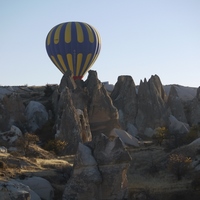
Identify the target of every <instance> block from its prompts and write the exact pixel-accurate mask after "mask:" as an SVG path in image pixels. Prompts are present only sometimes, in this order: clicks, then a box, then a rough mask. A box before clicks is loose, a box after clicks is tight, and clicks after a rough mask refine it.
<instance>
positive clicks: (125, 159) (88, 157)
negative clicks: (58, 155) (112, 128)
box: [63, 134, 131, 200]
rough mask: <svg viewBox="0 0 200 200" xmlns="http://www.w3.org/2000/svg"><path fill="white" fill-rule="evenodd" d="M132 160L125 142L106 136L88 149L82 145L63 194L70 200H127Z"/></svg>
mask: <svg viewBox="0 0 200 200" xmlns="http://www.w3.org/2000/svg"><path fill="white" fill-rule="evenodd" d="M130 161H131V157H130V155H129V153H128V152H127V151H126V150H125V149H124V146H123V144H122V142H121V140H120V139H119V138H118V137H116V138H112V139H109V138H108V137H107V136H105V135H103V134H99V135H98V136H96V137H94V139H93V141H92V142H89V143H87V146H85V145H83V144H79V148H78V151H77V154H76V158H75V162H74V170H73V174H72V177H71V178H70V180H69V181H68V183H67V186H66V189H65V191H64V194H63V200H66V199H79V200H82V199H97V200H98V199H99V200H102V199H107V200H114V199H115V200H118V199H119V200H121V199H125V198H127V183H128V182H127V177H126V173H127V170H128V167H129V163H130Z"/></svg>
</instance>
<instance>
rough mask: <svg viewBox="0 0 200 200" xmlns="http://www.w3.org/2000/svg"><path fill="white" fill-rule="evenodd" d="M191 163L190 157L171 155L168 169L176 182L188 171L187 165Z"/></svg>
mask: <svg viewBox="0 0 200 200" xmlns="http://www.w3.org/2000/svg"><path fill="white" fill-rule="evenodd" d="M191 162H192V160H191V158H190V157H187V156H185V155H182V154H171V155H170V157H169V163H168V168H169V170H170V171H171V173H173V174H174V175H175V176H176V177H177V179H178V180H181V179H182V177H183V176H184V175H185V174H186V173H187V172H188V171H189V165H190V163H191Z"/></svg>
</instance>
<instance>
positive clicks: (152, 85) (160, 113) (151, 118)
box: [136, 75, 169, 131]
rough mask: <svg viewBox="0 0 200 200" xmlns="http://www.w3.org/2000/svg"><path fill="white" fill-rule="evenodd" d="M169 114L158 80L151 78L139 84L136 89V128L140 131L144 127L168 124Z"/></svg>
mask: <svg viewBox="0 0 200 200" xmlns="http://www.w3.org/2000/svg"><path fill="white" fill-rule="evenodd" d="M168 117H169V112H168V110H167V106H166V94H165V92H164V89H163V86H162V83H161V81H160V78H159V77H158V76H157V75H155V76H151V78H150V79H149V81H148V82H147V81H146V79H145V80H144V82H142V81H141V82H140V86H139V89H138V113H137V117H136V126H137V128H138V129H139V130H140V131H144V130H145V128H146V127H150V128H153V129H154V128H156V127H159V126H166V125H167V124H168Z"/></svg>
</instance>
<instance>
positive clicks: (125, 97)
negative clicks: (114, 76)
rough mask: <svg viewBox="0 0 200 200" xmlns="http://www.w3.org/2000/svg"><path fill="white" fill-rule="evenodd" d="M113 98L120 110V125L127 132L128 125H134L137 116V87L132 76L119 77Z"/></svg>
mask: <svg viewBox="0 0 200 200" xmlns="http://www.w3.org/2000/svg"><path fill="white" fill-rule="evenodd" d="M111 98H112V101H113V104H114V106H115V107H116V108H117V109H118V110H119V118H120V124H121V126H122V128H123V129H125V130H126V129H127V125H128V123H130V124H134V123H135V118H136V116H137V95H136V87H135V83H134V81H133V79H132V77H131V76H119V77H118V81H117V83H116V85H115V87H114V90H113V91H112V93H111Z"/></svg>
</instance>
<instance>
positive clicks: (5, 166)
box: [0, 161, 7, 170]
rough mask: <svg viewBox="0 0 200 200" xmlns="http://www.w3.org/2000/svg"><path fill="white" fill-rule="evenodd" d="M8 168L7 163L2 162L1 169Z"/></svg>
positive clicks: (0, 163) (0, 162)
mask: <svg viewBox="0 0 200 200" xmlns="http://www.w3.org/2000/svg"><path fill="white" fill-rule="evenodd" d="M6 168H7V165H6V163H5V162H3V161H0V169H2V170H5V169H6Z"/></svg>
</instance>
